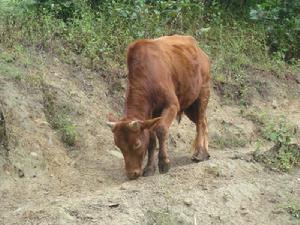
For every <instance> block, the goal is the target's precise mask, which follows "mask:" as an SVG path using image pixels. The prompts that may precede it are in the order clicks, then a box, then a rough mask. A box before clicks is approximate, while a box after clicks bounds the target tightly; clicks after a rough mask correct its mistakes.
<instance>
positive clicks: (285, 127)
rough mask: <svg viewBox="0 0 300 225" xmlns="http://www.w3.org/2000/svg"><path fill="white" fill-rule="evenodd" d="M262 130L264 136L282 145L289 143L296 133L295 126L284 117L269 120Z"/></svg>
mask: <svg viewBox="0 0 300 225" xmlns="http://www.w3.org/2000/svg"><path fill="white" fill-rule="evenodd" d="M261 131H262V135H263V137H264V138H266V139H267V140H269V141H272V142H274V143H275V144H278V145H280V146H285V145H289V144H290V143H291V137H292V136H293V135H294V133H295V130H294V127H293V126H291V125H289V124H288V123H287V121H286V119H285V118H284V117H280V118H279V119H276V120H269V121H267V122H266V123H265V126H264V127H263V128H262V130H261Z"/></svg>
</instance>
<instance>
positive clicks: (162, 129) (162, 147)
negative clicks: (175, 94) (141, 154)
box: [156, 104, 179, 173]
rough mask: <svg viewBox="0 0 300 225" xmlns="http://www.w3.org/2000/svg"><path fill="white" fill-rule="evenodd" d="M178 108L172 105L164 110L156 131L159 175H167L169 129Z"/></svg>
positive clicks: (168, 166) (168, 165) (168, 167)
mask: <svg viewBox="0 0 300 225" xmlns="http://www.w3.org/2000/svg"><path fill="white" fill-rule="evenodd" d="M178 109H179V106H178V105H176V104H174V105H171V106H170V107H168V108H166V109H165V110H164V111H163V113H162V120H161V124H160V125H159V126H158V127H157V129H156V135H157V138H158V142H159V153H158V168H159V172H160V173H167V172H168V171H169V169H170V159H169V155H168V136H169V127H170V126H171V124H172V121H173V120H174V119H175V117H176V115H177V112H178Z"/></svg>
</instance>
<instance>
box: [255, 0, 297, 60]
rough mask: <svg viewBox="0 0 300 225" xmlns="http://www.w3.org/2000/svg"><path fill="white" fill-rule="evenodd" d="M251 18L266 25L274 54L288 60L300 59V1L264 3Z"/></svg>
mask: <svg viewBox="0 0 300 225" xmlns="http://www.w3.org/2000/svg"><path fill="white" fill-rule="evenodd" d="M250 18H251V19H252V20H254V21H256V22H261V23H262V24H263V25H264V27H265V29H266V30H267V33H268V39H267V42H268V45H269V46H270V50H271V51H272V52H277V55H279V56H281V57H284V58H285V59H288V60H289V59H292V58H299V57H300V2H299V1H286V0H280V1H278V0H265V1H262V2H261V3H260V4H257V5H256V7H254V8H253V9H251V11H250Z"/></svg>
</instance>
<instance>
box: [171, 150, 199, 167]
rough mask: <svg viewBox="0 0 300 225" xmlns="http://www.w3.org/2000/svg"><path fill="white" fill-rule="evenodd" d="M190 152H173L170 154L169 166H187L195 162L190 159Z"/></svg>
mask: <svg viewBox="0 0 300 225" xmlns="http://www.w3.org/2000/svg"><path fill="white" fill-rule="evenodd" d="M191 157H192V155H191V154H188V153H186V154H178V153H176V152H175V153H173V154H170V160H171V167H181V166H187V165H190V164H195V163H194V162H193V161H192V159H191Z"/></svg>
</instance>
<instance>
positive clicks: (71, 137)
mask: <svg viewBox="0 0 300 225" xmlns="http://www.w3.org/2000/svg"><path fill="white" fill-rule="evenodd" d="M43 93H44V96H43V97H44V108H45V115H46V117H47V120H48V122H49V123H50V124H51V126H52V127H53V128H54V129H56V130H58V133H59V135H60V137H61V140H62V141H63V142H64V143H65V144H67V145H68V146H74V145H75V142H76V137H77V132H76V126H75V124H74V123H73V121H72V120H71V117H70V115H69V114H70V111H71V110H70V109H69V107H67V106H66V105H60V104H58V103H57V101H56V95H55V93H54V92H53V91H51V90H50V88H49V87H47V86H46V85H45V84H44V85H43Z"/></svg>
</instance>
